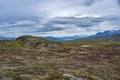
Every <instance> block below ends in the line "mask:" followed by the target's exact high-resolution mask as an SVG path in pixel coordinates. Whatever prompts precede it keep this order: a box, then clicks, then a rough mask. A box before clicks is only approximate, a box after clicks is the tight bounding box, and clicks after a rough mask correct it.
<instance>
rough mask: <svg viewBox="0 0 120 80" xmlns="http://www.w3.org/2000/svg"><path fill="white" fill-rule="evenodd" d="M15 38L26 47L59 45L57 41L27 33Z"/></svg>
mask: <svg viewBox="0 0 120 80" xmlns="http://www.w3.org/2000/svg"><path fill="white" fill-rule="evenodd" d="M16 40H17V41H21V42H22V43H23V44H24V46H26V47H35V48H43V47H60V46H61V44H60V43H59V42H54V41H50V40H47V39H44V38H41V37H34V36H29V35H26V36H20V37H18V38H17V39H16Z"/></svg>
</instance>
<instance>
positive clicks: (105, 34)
mask: <svg viewBox="0 0 120 80" xmlns="http://www.w3.org/2000/svg"><path fill="white" fill-rule="evenodd" d="M119 35H120V30H107V31H104V32H98V33H96V34H95V35H90V36H84V37H81V36H78V35H76V36H66V37H52V36H47V37H43V38H45V39H47V40H51V41H58V42H60V41H71V40H81V41H82V40H86V39H88V40H89V39H90V41H91V40H92V39H94V40H95V39H96V40H98V38H100V39H101V38H103V37H104V38H105V37H107V38H106V39H110V38H108V37H110V36H112V37H114V36H116V37H117V36H119ZM15 39H16V38H15V37H7V36H0V40H15ZM116 39H117V38H116ZM94 40H93V41H94Z"/></svg>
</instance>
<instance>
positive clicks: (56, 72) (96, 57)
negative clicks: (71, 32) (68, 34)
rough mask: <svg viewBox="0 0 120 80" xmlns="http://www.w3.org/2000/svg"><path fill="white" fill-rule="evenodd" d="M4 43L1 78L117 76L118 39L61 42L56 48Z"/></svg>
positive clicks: (116, 79) (36, 79) (37, 79)
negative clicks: (109, 40) (86, 46)
mask: <svg viewBox="0 0 120 80" xmlns="http://www.w3.org/2000/svg"><path fill="white" fill-rule="evenodd" d="M5 43H6V44H5V46H1V47H0V79H1V80H2V79H3V78H6V79H12V80H23V79H25V80H62V74H66V73H67V74H72V75H74V76H76V77H86V78H88V79H89V80H98V79H104V80H119V79H120V76H119V74H120V66H119V65H120V60H119V59H120V54H119V52H120V42H111V43H108V42H101V43H100V42H63V43H62V44H63V46H62V47H59V48H48V47H44V48H41V49H35V48H32V47H29V48H28V47H24V46H23V44H22V43H21V42H18V41H6V42H5ZM82 45H89V46H91V47H88V48H84V49H83V48H82V49H81V46H82Z"/></svg>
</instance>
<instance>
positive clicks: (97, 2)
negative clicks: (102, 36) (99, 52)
mask: <svg viewBox="0 0 120 80" xmlns="http://www.w3.org/2000/svg"><path fill="white" fill-rule="evenodd" d="M119 29H120V0H0V35H4V36H12V37H17V36H21V35H34V36H54V37H63V36H75V35H79V36H88V35H93V34H95V33H97V32H102V31H106V30H119Z"/></svg>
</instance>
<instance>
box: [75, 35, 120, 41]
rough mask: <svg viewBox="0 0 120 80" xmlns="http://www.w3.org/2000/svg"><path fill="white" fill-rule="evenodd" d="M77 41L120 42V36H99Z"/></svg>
mask: <svg viewBox="0 0 120 80" xmlns="http://www.w3.org/2000/svg"><path fill="white" fill-rule="evenodd" d="M75 41H90V42H109V41H113V42H115V41H120V34H117V35H108V36H97V37H89V38H82V39H77V40H75Z"/></svg>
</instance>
